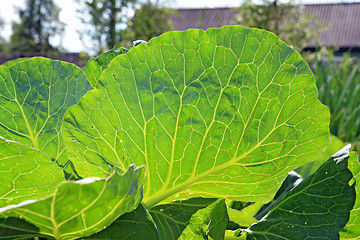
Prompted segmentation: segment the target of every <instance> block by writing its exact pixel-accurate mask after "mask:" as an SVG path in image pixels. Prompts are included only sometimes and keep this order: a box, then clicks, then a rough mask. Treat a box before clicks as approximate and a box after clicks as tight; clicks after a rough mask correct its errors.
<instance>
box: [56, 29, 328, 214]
mask: <svg viewBox="0 0 360 240" xmlns="http://www.w3.org/2000/svg"><path fill="white" fill-rule="evenodd" d="M328 124H329V113H328V110H327V108H326V107H325V106H323V105H321V103H320V102H319V100H318V99H317V90H316V87H315V80H314V77H313V74H312V72H311V70H310V69H309V67H308V65H307V64H306V62H305V61H304V60H303V59H302V58H301V57H300V55H299V54H298V53H297V52H296V51H294V50H293V49H292V48H290V47H288V46H287V45H286V44H285V43H284V42H282V41H280V40H279V39H278V38H277V37H276V36H275V35H274V34H272V33H269V32H266V31H263V30H258V29H247V28H243V27H239V26H227V27H223V28H219V29H209V30H208V31H206V32H204V31H201V30H195V29H192V30H188V31H185V32H170V33H166V34H163V35H161V36H160V37H158V38H154V39H152V40H151V41H150V42H149V43H148V44H141V45H139V46H137V47H135V48H132V49H131V50H129V52H128V53H126V54H122V55H120V56H117V57H116V58H114V59H113V60H112V61H111V63H110V65H109V67H108V68H107V69H106V70H105V71H104V72H103V74H102V75H101V77H100V80H99V83H98V85H97V89H94V90H93V91H90V92H89V93H88V94H86V95H85V96H84V97H83V98H82V99H81V101H80V102H79V104H77V105H76V106H74V107H73V108H71V109H70V110H69V111H68V112H67V114H66V115H65V116H64V123H63V129H62V133H63V135H64V139H65V142H66V146H67V150H68V155H69V157H70V158H71V159H72V161H73V163H74V165H75V166H76V169H77V170H78V173H79V175H80V176H82V177H87V176H92V175H94V174H95V175H98V176H106V175H107V174H108V164H112V165H115V166H117V167H119V168H121V169H126V167H127V166H128V165H129V164H131V163H134V164H135V165H136V166H141V165H144V166H145V167H146V171H147V173H146V180H145V185H144V201H145V202H146V204H147V206H148V207H149V208H151V207H152V206H154V205H156V204H159V203H160V202H162V201H164V200H166V201H171V200H174V199H175V200H179V199H182V198H184V197H185V198H187V197H189V196H192V197H199V196H201V197H217V198H222V197H224V198H228V199H236V200H242V201H260V202H265V201H270V200H271V199H272V197H273V195H274V194H275V193H276V191H277V189H278V187H279V186H280V184H281V182H282V180H283V179H284V178H285V177H286V173H287V172H289V171H291V170H293V169H295V168H297V167H298V166H300V165H302V164H304V163H306V162H309V161H313V160H314V159H317V158H318V157H319V156H320V154H321V152H322V151H323V150H324V148H325V147H326V145H327V142H328V131H329V130H328Z"/></svg>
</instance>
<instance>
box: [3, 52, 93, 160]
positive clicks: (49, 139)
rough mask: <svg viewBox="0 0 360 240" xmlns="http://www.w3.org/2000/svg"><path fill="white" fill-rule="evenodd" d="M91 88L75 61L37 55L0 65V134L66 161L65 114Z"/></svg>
mask: <svg viewBox="0 0 360 240" xmlns="http://www.w3.org/2000/svg"><path fill="white" fill-rule="evenodd" d="M89 89H90V85H89V83H88V81H87V79H86V76H85V74H84V73H83V72H82V70H81V69H80V68H78V67H77V66H75V65H74V64H70V63H65V62H60V61H52V60H50V59H46V58H41V57H36V58H32V59H29V60H25V61H21V62H18V63H16V64H14V65H12V66H10V67H3V66H0V136H2V137H4V138H6V139H9V140H14V141H16V142H19V143H21V144H25V145H28V146H31V147H34V148H36V149H39V150H41V151H43V152H44V153H46V154H47V155H48V156H49V157H51V158H53V159H56V160H59V161H60V162H61V163H64V161H66V160H67V158H66V155H65V149H64V144H63V140H62V137H61V135H60V127H61V124H62V120H63V115H64V113H65V111H66V110H67V109H68V108H69V107H71V106H72V105H74V104H76V103H77V102H78V101H79V99H80V98H81V97H82V96H83V95H84V94H85V93H86V92H87V91H88V90H89Z"/></svg>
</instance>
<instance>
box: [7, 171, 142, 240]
mask: <svg viewBox="0 0 360 240" xmlns="http://www.w3.org/2000/svg"><path fill="white" fill-rule="evenodd" d="M144 172H145V171H144V168H136V169H135V167H134V166H130V167H129V169H128V171H126V172H125V173H124V174H119V173H117V171H115V173H113V174H112V175H111V176H109V177H107V178H106V179H100V178H96V177H94V178H85V179H82V180H79V181H68V182H64V183H62V184H60V185H59V186H58V187H57V188H56V189H55V191H54V193H53V194H51V195H49V196H48V197H45V198H43V199H40V200H26V201H24V202H21V203H19V204H17V205H9V206H6V207H3V208H0V219H1V218H5V219H7V218H13V219H14V218H18V219H19V221H20V222H19V224H18V221H16V219H15V220H14V221H4V220H2V223H3V225H2V226H1V227H2V228H5V232H6V228H7V229H13V228H16V227H17V228H19V227H20V226H21V225H24V224H21V223H22V221H24V220H25V221H27V222H28V223H29V224H32V225H33V226H35V227H37V228H38V232H37V234H38V235H40V236H47V237H53V238H55V239H57V240H66V239H76V238H79V237H85V236H89V235H91V234H94V233H96V232H99V231H100V230H103V229H104V228H106V227H107V226H109V225H110V224H111V223H112V222H113V221H115V220H116V219H117V218H118V217H119V216H121V215H122V214H124V213H127V212H131V211H133V210H134V209H135V208H136V207H137V206H138V204H139V203H140V202H141V199H142V182H143V179H144ZM0 222H1V220H0ZM10 224H11V225H10ZM26 227H27V228H26V229H25V230H27V229H28V228H29V226H26ZM1 230H2V229H1V228H0V231H1ZM18 230H21V229H18ZM33 231H34V230H33Z"/></svg>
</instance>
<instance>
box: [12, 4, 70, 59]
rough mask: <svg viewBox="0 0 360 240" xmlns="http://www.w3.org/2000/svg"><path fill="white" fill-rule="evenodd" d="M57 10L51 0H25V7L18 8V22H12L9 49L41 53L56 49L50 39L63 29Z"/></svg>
mask: <svg viewBox="0 0 360 240" xmlns="http://www.w3.org/2000/svg"><path fill="white" fill-rule="evenodd" d="M59 12H60V9H59V7H58V6H57V5H56V4H55V3H54V2H53V0H27V1H26V7H25V9H19V10H18V13H19V17H20V23H15V22H13V26H12V29H13V34H12V35H11V37H10V40H11V50H12V51H13V52H21V53H26V52H31V53H41V54H44V53H50V52H56V51H58V50H59V47H56V46H54V45H53V44H52V43H51V39H52V38H55V37H56V36H61V33H62V32H63V31H64V23H62V22H61V21H60V20H59Z"/></svg>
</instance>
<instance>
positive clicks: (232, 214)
mask: <svg viewBox="0 0 360 240" xmlns="http://www.w3.org/2000/svg"><path fill="white" fill-rule="evenodd" d="M262 206H263V205H262V204H261V203H254V204H251V205H249V206H247V207H245V208H243V209H242V210H240V211H239V210H236V209H232V208H228V209H227V211H228V214H229V220H230V221H232V222H234V223H236V224H238V225H239V226H242V227H247V226H250V225H251V224H253V223H256V222H257V220H256V218H255V217H254V215H255V214H256V213H257V212H258V211H259V210H260V208H261V207H262Z"/></svg>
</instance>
